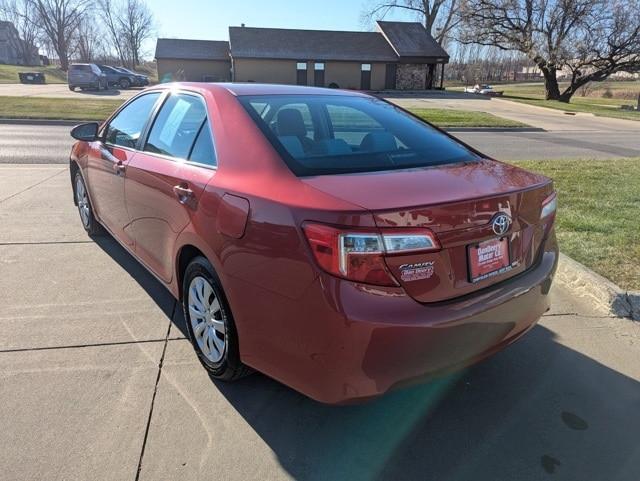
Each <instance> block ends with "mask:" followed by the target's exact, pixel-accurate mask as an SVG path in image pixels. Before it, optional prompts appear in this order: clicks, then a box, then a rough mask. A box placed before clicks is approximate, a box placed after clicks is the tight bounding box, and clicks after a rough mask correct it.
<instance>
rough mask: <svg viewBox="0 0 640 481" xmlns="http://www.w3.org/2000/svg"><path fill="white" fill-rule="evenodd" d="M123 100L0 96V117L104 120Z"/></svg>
mask: <svg viewBox="0 0 640 481" xmlns="http://www.w3.org/2000/svg"><path fill="white" fill-rule="evenodd" d="M122 102H123V100H114V99H109V100H101V99H50V98H42V97H0V118H5V119H54V120H59V119H63V120H104V119H106V118H107V117H108V116H109V114H111V112H113V111H114V110H115V109H116V108H117V107H118V106H119V105H120V104H122Z"/></svg>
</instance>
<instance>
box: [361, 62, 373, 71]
mask: <svg viewBox="0 0 640 481" xmlns="http://www.w3.org/2000/svg"><path fill="white" fill-rule="evenodd" d="M360 70H362V71H363V72H371V64H370V63H363V64H362V65H361V66H360Z"/></svg>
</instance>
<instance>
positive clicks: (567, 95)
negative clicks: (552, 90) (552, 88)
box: [558, 88, 575, 104]
mask: <svg viewBox="0 0 640 481" xmlns="http://www.w3.org/2000/svg"><path fill="white" fill-rule="evenodd" d="M574 93H575V90H572V89H571V88H568V89H567V90H565V91H564V92H562V93H561V94H560V95H559V96H558V101H559V102H564V103H566V104H568V103H569V101H570V100H571V97H573V94H574Z"/></svg>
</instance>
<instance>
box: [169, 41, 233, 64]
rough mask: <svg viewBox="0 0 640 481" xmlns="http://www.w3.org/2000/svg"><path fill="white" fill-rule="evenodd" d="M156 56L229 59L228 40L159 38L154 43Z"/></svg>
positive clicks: (189, 58)
mask: <svg viewBox="0 0 640 481" xmlns="http://www.w3.org/2000/svg"><path fill="white" fill-rule="evenodd" d="M156 58H170V59H185V60H229V42H227V41H224V40H186V39H179V38H159V39H158V42H157V43H156Z"/></svg>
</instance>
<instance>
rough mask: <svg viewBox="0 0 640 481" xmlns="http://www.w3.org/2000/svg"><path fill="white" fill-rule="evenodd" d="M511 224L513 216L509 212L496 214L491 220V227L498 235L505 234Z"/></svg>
mask: <svg viewBox="0 0 640 481" xmlns="http://www.w3.org/2000/svg"><path fill="white" fill-rule="evenodd" d="M510 226H511V217H509V216H508V215H507V214H496V215H495V216H494V218H493V220H492V221H491V227H492V228H493V232H495V233H496V235H504V234H506V233H507V231H508V230H509V227H510Z"/></svg>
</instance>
